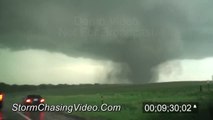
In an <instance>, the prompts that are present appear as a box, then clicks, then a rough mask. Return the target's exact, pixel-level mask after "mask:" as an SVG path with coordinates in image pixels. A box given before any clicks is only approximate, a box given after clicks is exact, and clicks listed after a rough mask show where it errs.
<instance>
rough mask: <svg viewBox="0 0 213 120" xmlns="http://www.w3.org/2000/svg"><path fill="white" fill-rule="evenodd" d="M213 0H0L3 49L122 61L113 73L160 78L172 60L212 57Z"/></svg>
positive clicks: (138, 79) (135, 78)
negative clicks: (157, 73) (161, 68)
mask: <svg viewBox="0 0 213 120" xmlns="http://www.w3.org/2000/svg"><path fill="white" fill-rule="evenodd" d="M211 3H212V1H210V0H203V1H200V0H90V1H88V0H60V1H59V0H0V47H2V48H10V49H11V50H23V49H43V50H47V51H53V52H61V53H64V54H66V55H69V56H73V57H85V58H92V59H103V60H111V61H114V62H116V63H121V66H119V67H121V69H122V70H121V72H119V73H118V72H117V71H112V72H111V73H110V74H109V75H108V76H109V79H113V77H117V78H120V79H121V80H122V78H123V77H125V78H128V79H129V80H130V81H131V82H132V83H146V82H150V81H153V80H155V78H156V77H157V76H155V74H154V72H153V69H154V68H155V67H156V66H157V65H159V64H160V63H162V62H165V61H167V60H171V59H178V58H181V59H184V58H203V57H208V56H212V55H213V52H212V51H213V47H212V45H213V40H212V37H213V34H212V32H213V16H212V14H211V11H212V9H213V8H212V6H211Z"/></svg>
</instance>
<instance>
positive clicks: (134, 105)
mask: <svg viewBox="0 0 213 120" xmlns="http://www.w3.org/2000/svg"><path fill="white" fill-rule="evenodd" d="M200 86H202V91H200ZM211 87H212V85H211V86H210V90H209V89H208V87H207V84H206V83H205V82H174V83H155V84H143V85H140V84H139V85H79V86H77V85H72V86H64V87H55V88H49V89H37V90H34V91H28V92H17V93H9V94H7V99H8V101H9V102H10V103H14V102H20V101H21V100H22V98H23V97H24V96H25V95H27V94H41V95H42V96H43V97H45V99H46V103H48V104H67V105H70V104H79V103H80V104H91V105H101V103H102V102H104V103H107V104H119V105H122V109H121V111H120V112H74V113H71V114H70V115H77V116H80V117H83V118H85V119H86V120H198V119H200V118H201V117H202V118H203V116H206V114H208V106H209V103H210V101H211V98H212V97H213V94H212V93H213V92H211ZM212 90H213V89H212ZM143 102H199V104H200V105H199V110H200V111H199V114H198V113H197V114H193V113H190V114H187V113H143V112H142V103H143ZM202 111H205V112H202ZM203 113H205V114H203ZM67 114H68V113H67Z"/></svg>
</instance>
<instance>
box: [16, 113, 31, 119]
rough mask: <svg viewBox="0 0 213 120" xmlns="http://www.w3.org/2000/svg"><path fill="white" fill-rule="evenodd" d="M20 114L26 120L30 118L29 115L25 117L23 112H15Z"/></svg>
mask: <svg viewBox="0 0 213 120" xmlns="http://www.w3.org/2000/svg"><path fill="white" fill-rule="evenodd" d="M17 113H18V114H19V115H20V116H22V117H23V118H25V119H26V120H32V119H30V118H29V117H27V116H26V115H24V114H23V113H21V112H17Z"/></svg>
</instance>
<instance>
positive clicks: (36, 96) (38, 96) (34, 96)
mask: <svg viewBox="0 0 213 120" xmlns="http://www.w3.org/2000/svg"><path fill="white" fill-rule="evenodd" d="M27 98H41V96H40V95H28V96H27Z"/></svg>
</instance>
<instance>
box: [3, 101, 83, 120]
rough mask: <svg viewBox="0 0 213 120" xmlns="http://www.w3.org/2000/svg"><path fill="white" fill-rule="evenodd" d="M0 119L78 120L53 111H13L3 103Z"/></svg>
mask: <svg viewBox="0 0 213 120" xmlns="http://www.w3.org/2000/svg"><path fill="white" fill-rule="evenodd" d="M0 120H80V119H79V118H76V117H73V116H69V115H68V116H65V115H64V114H60V113H54V112H25V113H22V112H13V111H12V110H11V106H10V105H7V104H5V105H4V107H3V109H2V110H1V112H0Z"/></svg>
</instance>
